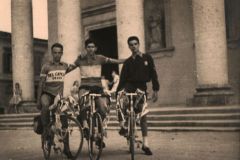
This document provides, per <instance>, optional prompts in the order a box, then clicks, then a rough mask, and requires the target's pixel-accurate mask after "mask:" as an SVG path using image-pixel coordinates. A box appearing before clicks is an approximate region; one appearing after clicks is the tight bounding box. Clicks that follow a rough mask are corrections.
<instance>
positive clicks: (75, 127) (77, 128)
mask: <svg viewBox="0 0 240 160" xmlns="http://www.w3.org/2000/svg"><path fill="white" fill-rule="evenodd" d="M67 119H68V137H69V149H70V151H71V153H72V156H73V158H72V160H75V159H77V158H78V156H79V155H80V153H81V151H82V146H83V131H82V127H81V125H80V123H79V122H78V120H77V119H75V118H73V117H71V116H67ZM78 138H79V140H78ZM77 140H78V142H77Z"/></svg>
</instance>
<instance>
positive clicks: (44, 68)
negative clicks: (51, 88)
mask: <svg viewBox="0 0 240 160" xmlns="http://www.w3.org/2000/svg"><path fill="white" fill-rule="evenodd" d="M47 73H48V65H46V64H45V65H43V66H42V68H41V72H40V80H39V84H38V91H37V108H38V109H39V110H41V108H42V106H41V95H42V92H43V88H44V86H45V83H46V77H47Z"/></svg>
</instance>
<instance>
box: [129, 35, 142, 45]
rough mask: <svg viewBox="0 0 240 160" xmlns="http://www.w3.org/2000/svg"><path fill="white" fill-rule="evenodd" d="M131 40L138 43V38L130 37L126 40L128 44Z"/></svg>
mask: <svg viewBox="0 0 240 160" xmlns="http://www.w3.org/2000/svg"><path fill="white" fill-rule="evenodd" d="M133 40H136V41H137V42H138V43H139V38H138V37H137V36H131V37H128V40H127V42H128V44H129V42H130V41H133Z"/></svg>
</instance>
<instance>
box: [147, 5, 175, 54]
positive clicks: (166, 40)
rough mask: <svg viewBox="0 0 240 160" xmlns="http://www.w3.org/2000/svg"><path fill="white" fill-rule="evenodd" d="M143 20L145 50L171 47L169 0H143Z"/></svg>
mask: <svg viewBox="0 0 240 160" xmlns="http://www.w3.org/2000/svg"><path fill="white" fill-rule="evenodd" d="M144 21H145V37H146V41H145V42H146V50H147V51H148V52H156V51H160V50H161V49H165V48H170V47H172V41H171V30H170V0H145V1H144Z"/></svg>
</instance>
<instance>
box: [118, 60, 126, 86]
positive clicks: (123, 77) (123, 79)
mask: <svg viewBox="0 0 240 160" xmlns="http://www.w3.org/2000/svg"><path fill="white" fill-rule="evenodd" d="M126 81H127V64H126V63H124V64H123V67H122V71H121V74H120V80H119V84H118V87H117V91H120V90H121V89H123V88H124V85H125V83H126Z"/></svg>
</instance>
